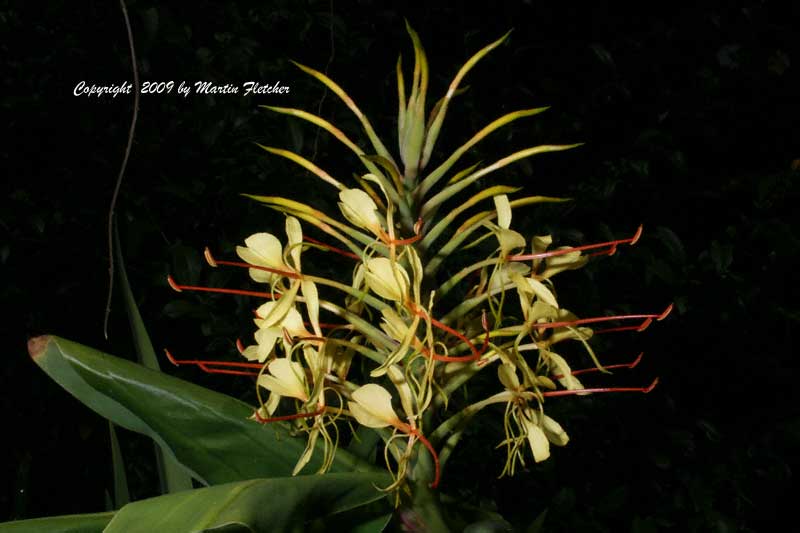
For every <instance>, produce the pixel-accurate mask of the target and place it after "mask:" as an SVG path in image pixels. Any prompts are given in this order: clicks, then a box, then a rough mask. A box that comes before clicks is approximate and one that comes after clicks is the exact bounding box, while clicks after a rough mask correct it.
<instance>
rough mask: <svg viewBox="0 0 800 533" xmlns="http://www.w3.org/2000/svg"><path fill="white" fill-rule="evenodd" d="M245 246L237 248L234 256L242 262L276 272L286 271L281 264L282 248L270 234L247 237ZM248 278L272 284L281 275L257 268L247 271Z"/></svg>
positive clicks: (284, 266)
mask: <svg viewBox="0 0 800 533" xmlns="http://www.w3.org/2000/svg"><path fill="white" fill-rule="evenodd" d="M244 243H245V245H246V246H237V247H236V254H237V255H238V256H239V257H241V258H242V260H243V261H245V262H246V263H249V264H251V265H255V266H260V267H267V268H273V269H276V270H288V269H289V268H288V267H287V266H286V264H285V263H284V262H283V248H282V246H281V242H280V241H279V240H278V238H277V237H276V236H275V235H273V234H271V233H256V234H255V235H251V236H249V237H248V238H247V239H245V241H244ZM249 272H250V277H251V278H253V280H255V281H258V282H260V283H270V284H272V283H274V282H275V281H276V280H278V279H279V278H280V277H281V275H280V274H275V273H273V272H267V271H265V270H259V269H257V268H251V269H250V270H249Z"/></svg>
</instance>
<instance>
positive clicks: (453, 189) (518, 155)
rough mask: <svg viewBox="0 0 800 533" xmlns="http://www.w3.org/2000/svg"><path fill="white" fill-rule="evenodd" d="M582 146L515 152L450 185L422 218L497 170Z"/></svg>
mask: <svg viewBox="0 0 800 533" xmlns="http://www.w3.org/2000/svg"><path fill="white" fill-rule="evenodd" d="M580 145H581V144H580V143H578V144H563V145H558V144H544V145H541V146H533V147H531V148H526V149H524V150H520V151H518V152H514V153H513V154H510V155H507V156H506V157H503V158H502V159H498V160H497V161H495V162H494V163H492V164H491V165H489V166H488V167H486V168H482V169H481V170H479V171H477V172H475V173H474V174H472V175H470V176H467V177H466V178H464V179H462V180H461V181H459V182H458V183H454V184H452V185H448V186H447V187H446V188H445V189H444V190H442V191H440V192H439V193H438V194H436V195H434V196H433V197H432V198H431V199H430V200H428V201H427V202H425V204H424V205H423V206H422V218H425V217H426V216H427V215H428V213H430V212H431V210H432V209H435V208H436V207H438V206H439V205H440V204H442V203H443V202H444V201H446V200H449V199H450V198H452V197H453V196H455V195H456V194H458V193H459V192H460V191H462V190H464V188H466V187H467V186H469V185H471V184H472V183H474V182H475V181H477V180H478V179H480V178H482V177H483V176H486V175H487V174H490V173H492V172H494V171H495V170H499V169H501V168H503V167H505V166H507V165H510V164H511V163H514V162H515V161H519V160H520V159H525V158H528V157H531V156H534V155H538V154H544V153H548V152H560V151H562V150H569V149H571V148H575V147H576V146H580Z"/></svg>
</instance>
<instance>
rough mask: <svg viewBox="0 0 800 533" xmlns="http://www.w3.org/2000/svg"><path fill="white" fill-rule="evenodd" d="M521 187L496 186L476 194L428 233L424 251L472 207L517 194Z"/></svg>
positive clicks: (423, 245)
mask: <svg viewBox="0 0 800 533" xmlns="http://www.w3.org/2000/svg"><path fill="white" fill-rule="evenodd" d="M520 189H521V187H509V186H508V185H495V186H494V187H489V188H488V189H484V190H482V191H480V192H479V193H477V194H475V195H474V196H472V198H470V199H469V200H467V201H466V202H464V203H462V204H461V205H459V206H458V207H456V208H455V209H453V210H452V211H450V212H449V213H448V214H447V216H445V217H443V218H442V219H441V220H440V221H439V222H437V223H436V225H435V226H434V227H433V228H432V229H431V230H430V231H429V232H428V234H427V235H426V236H425V238H424V239H422V243H421V247H422V249H423V250H428V249H430V247H431V244H433V242H434V241H435V240H436V239H438V238H439V236H440V235H441V234H442V232H443V231H444V230H445V229H447V226H449V225H450V224H451V223H452V222H453V220H455V219H456V217H457V216H458V215H460V214H461V213H463V212H464V211H466V210H467V209H469V208H470V207H472V206H474V205H475V204H477V203H478V202H480V201H481V200H485V199H487V198H493V197H495V196H497V195H500V194H509V193H515V192H517V191H519V190H520Z"/></svg>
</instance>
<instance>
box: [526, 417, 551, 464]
mask: <svg viewBox="0 0 800 533" xmlns="http://www.w3.org/2000/svg"><path fill="white" fill-rule="evenodd" d="M525 429H526V431H527V437H528V444H530V446H531V451H532V452H533V460H534V461H536V462H537V463H541V462H542V461H544V460H545V459H547V458H548V457H550V441H549V440H547V436H546V435H545V434H544V431H543V430H542V428H540V427H539V426H538V425H537V424H536V423H534V422H531V421H530V420H527V419H526V420H525Z"/></svg>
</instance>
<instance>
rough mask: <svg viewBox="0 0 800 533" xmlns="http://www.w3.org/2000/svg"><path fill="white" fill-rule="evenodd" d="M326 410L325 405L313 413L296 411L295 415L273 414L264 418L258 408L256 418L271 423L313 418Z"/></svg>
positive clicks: (263, 422) (261, 421) (264, 422)
mask: <svg viewBox="0 0 800 533" xmlns="http://www.w3.org/2000/svg"><path fill="white" fill-rule="evenodd" d="M324 412H325V406H322V407H320V408H319V409H317V410H316V411H314V412H313V413H296V414H293V415H284V416H273V417H270V418H264V417H262V416H261V415H259V414H258V410H256V412H255V413H254V414H255V416H256V420H257V421H258V422H260V423H262V424H269V423H270V422H284V421H286V420H297V419H298V418H312V417H315V416H319V415H321V414H322V413H324Z"/></svg>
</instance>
